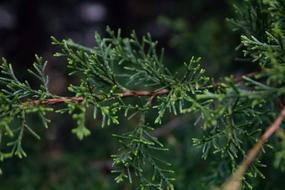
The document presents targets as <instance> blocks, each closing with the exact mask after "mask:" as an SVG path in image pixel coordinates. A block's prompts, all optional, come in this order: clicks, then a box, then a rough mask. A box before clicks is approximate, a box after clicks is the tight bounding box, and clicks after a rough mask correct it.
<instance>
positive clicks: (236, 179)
mask: <svg viewBox="0 0 285 190" xmlns="http://www.w3.org/2000/svg"><path fill="white" fill-rule="evenodd" d="M284 118H285V108H283V110H282V111H281V112H280V114H279V116H278V117H277V118H276V119H275V121H274V122H273V123H272V124H271V125H270V126H269V127H268V128H267V129H266V131H265V132H264V133H263V135H262V136H261V137H260V139H259V140H258V142H257V143H256V144H255V145H254V146H253V148H251V149H250V150H249V151H248V153H247V155H246V156H245V158H244V160H243V161H242V163H241V164H240V166H239V167H238V169H237V170H236V172H235V173H234V174H233V175H232V176H231V177H230V178H229V179H228V180H227V181H226V182H225V183H224V185H223V187H222V189H223V190H238V189H240V186H241V181H242V177H243V176H244V174H245V172H246V171H247V169H248V168H249V166H250V164H251V163H252V162H253V161H254V160H255V158H256V157H257V155H258V154H259V152H260V151H261V149H262V147H263V145H264V144H265V143H266V142H267V141H268V139H269V138H270V137H271V136H272V135H273V134H274V133H275V132H276V131H278V130H279V129H280V125H281V123H282V121H283V120H284Z"/></svg>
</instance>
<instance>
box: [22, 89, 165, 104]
mask: <svg viewBox="0 0 285 190" xmlns="http://www.w3.org/2000/svg"><path fill="white" fill-rule="evenodd" d="M168 93H169V90H167V89H160V90H157V91H145V90H140V91H131V90H129V91H124V92H122V93H119V94H118V95H119V96H121V97H124V98H126V97H142V96H146V97H152V98H153V97H156V96H162V95H166V94H168ZM83 99H84V98H83V97H81V96H79V97H76V96H73V97H58V98H50V99H45V100H31V101H28V102H25V103H24V104H33V105H39V104H41V105H54V104H61V103H66V102H75V103H76V102H77V103H80V102H82V101H83Z"/></svg>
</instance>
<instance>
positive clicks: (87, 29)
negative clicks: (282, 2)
mask: <svg viewBox="0 0 285 190" xmlns="http://www.w3.org/2000/svg"><path fill="white" fill-rule="evenodd" d="M233 2H234V1H233V0H120V1H116V0H101V1H100V0H97V1H96V0H93V1H92V0H1V1H0V57H5V58H7V59H8V60H9V62H12V63H13V66H14V67H15V68H16V73H17V75H18V77H19V78H20V79H23V80H24V79H25V80H30V78H29V76H28V75H26V72H25V70H26V69H27V68H29V67H30V66H31V65H32V63H33V61H34V55H35V54H38V55H41V56H43V57H44V58H45V59H47V60H48V61H49V64H48V67H47V70H46V72H47V74H48V75H49V78H50V84H49V88H50V90H51V91H52V92H53V93H55V94H58V95H64V94H65V93H66V86H67V85H68V83H69V82H70V81H69V80H70V79H69V78H68V77H67V71H66V67H65V61H64V60H63V59H58V58H54V57H53V56H52V55H53V53H54V52H55V51H56V48H55V47H53V46H52V45H51V44H50V36H55V37H56V38H58V39H61V38H71V39H73V40H74V41H76V42H77V43H81V44H83V45H86V46H88V47H92V46H94V45H96V44H95V42H94V32H95V31H97V32H99V33H101V34H102V35H104V34H105V28H106V26H107V25H109V26H110V27H111V28H112V29H114V30H116V29H118V28H121V29H122V32H123V34H124V35H125V36H127V35H128V34H129V33H130V32H131V31H132V30H135V31H136V32H137V34H138V35H139V36H141V35H143V34H146V33H150V34H151V35H152V37H153V38H154V39H155V40H158V41H159V46H161V47H164V48H165V49H166V51H165V54H166V58H165V64H166V65H167V66H168V67H170V68H171V69H173V70H179V69H180V67H181V66H182V65H183V62H185V61H186V62H187V61H188V60H189V59H190V58H191V56H200V57H202V58H203V59H202V65H203V67H205V68H206V70H207V72H208V74H209V75H211V76H213V77H215V78H218V77H222V76H224V75H226V74H229V73H232V74H240V73H244V72H249V71H251V70H254V68H251V67H250V66H248V65H246V63H245V62H241V61H240V60H239V59H238V57H239V56H240V52H238V51H235V48H236V47H237V46H238V45H239V34H238V33H235V32H233V31H232V29H231V26H230V24H228V23H227V22H226V18H227V17H232V16H233V14H234V13H233V7H232V3H233ZM30 82H31V83H32V84H35V85H36V84H37V82H36V81H31V80H30ZM50 118H51V119H52V123H51V125H50V128H49V129H48V130H46V129H43V127H42V126H40V125H37V124H38V122H37V121H36V120H35V121H34V124H33V126H34V127H35V128H37V130H38V131H39V133H40V134H41V138H42V140H41V141H37V140H35V139H33V138H32V137H31V136H27V137H24V138H25V139H24V147H25V148H26V152H27V153H28V155H29V156H28V157H27V158H25V159H22V160H20V159H16V158H15V159H11V160H9V161H5V164H3V163H0V164H1V167H2V168H3V171H4V174H3V175H2V176H1V177H0V189H1V190H2V189H3V190H6V189H7V190H10V189H11V190H13V189H20V190H39V189H41V190H45V189H55V190H57V189H58V190H62V189H68V190H75V189H76V190H81V189H82V190H89V189H90V190H91V189H92V190H94V189H95V190H97V189H98V190H105V189H106V190H112V189H123V190H130V189H133V187H131V186H130V185H128V184H121V185H116V184H115V183H114V182H113V177H114V176H113V175H112V174H110V167H111V160H110V155H111V154H112V153H113V152H115V151H116V148H117V145H116V141H115V140H113V139H112V138H111V134H112V133H113V132H117V131H119V130H120V128H119V129H118V128H112V127H110V128H108V129H101V128H99V127H98V125H97V124H96V122H95V121H91V120H90V122H89V125H88V126H89V127H90V128H91V129H92V132H93V134H92V135H91V136H90V137H88V138H87V139H85V140H83V141H79V140H77V139H76V137H75V136H74V135H72V134H71V132H70V131H71V128H72V127H74V123H73V122H72V121H71V119H70V118H69V117H68V116H66V117H61V116H58V115H53V114H51V115H50ZM128 125H130V124H128ZM164 125H165V126H166V127H170V129H174V130H171V132H166V133H165V132H164V133H163V134H161V138H162V140H163V141H165V142H166V143H167V144H168V146H169V148H170V152H169V153H168V154H170V155H172V156H171V160H170V161H171V162H172V163H174V168H175V170H177V176H176V178H177V181H176V186H177V189H181V190H186V189H207V187H208V185H209V184H207V183H208V182H209V179H210V178H211V175H215V176H219V173H218V170H216V171H214V172H213V171H212V170H210V169H209V168H210V167H208V166H209V165H208V164H209V163H208V162H206V161H203V160H201V159H200V151H199V150H198V149H195V148H193V146H192V142H191V138H192V137H193V136H195V135H197V134H199V132H200V131H199V129H195V128H194V127H193V124H192V123H191V118H187V117H182V118H169V123H165V124H164ZM171 126H172V128H171ZM173 126H174V127H173ZM177 126H179V127H177ZM120 127H125V126H120ZM168 157H169V156H168ZM212 177H213V176H212Z"/></svg>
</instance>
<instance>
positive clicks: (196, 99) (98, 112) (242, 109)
mask: <svg viewBox="0 0 285 190" xmlns="http://www.w3.org/2000/svg"><path fill="white" fill-rule="evenodd" d="M245 4H246V6H247V7H248V9H246V11H241V10H240V11H238V13H239V14H240V17H241V18H243V19H242V21H240V20H238V21H235V20H231V22H232V23H234V24H235V26H237V27H238V28H239V29H241V31H242V34H243V35H242V36H241V47H242V49H243V52H244V55H245V57H246V58H247V59H248V60H249V62H251V63H252V64H258V65H259V67H260V71H259V72H255V73H254V74H250V75H244V76H242V77H234V76H229V77H225V78H223V79H220V80H219V82H215V80H214V79H213V78H210V77H208V76H207V75H206V74H205V70H204V69H203V68H201V66H200V64H199V62H200V58H194V57H192V58H191V59H190V61H189V62H188V63H185V64H184V73H177V72H176V73H175V72H170V71H169V69H168V68H167V67H166V66H165V65H164V64H163V50H162V51H161V52H160V53H158V52H157V48H156V46H157V42H153V41H152V39H151V37H150V35H147V36H144V37H142V39H139V38H138V37H137V36H136V34H135V33H132V34H131V36H130V37H129V38H128V37H127V38H125V37H122V36H121V33H120V30H119V31H118V32H117V33H115V32H113V31H112V30H111V29H109V28H107V32H108V34H109V36H108V37H106V38H102V37H101V36H100V35H99V34H96V36H95V39H96V44H97V46H96V47H94V48H87V47H84V46H81V45H79V44H76V43H74V42H73V41H71V40H62V41H59V40H57V39H55V38H54V37H52V44H54V45H56V46H58V47H59V48H60V52H58V53H56V54H55V56H60V57H65V58H66V60H67V63H68V65H67V67H68V68H69V74H70V75H75V76H77V77H79V79H80V80H79V84H70V85H69V87H68V91H69V93H70V94H71V95H70V96H68V97H62V96H57V95H55V94H52V93H50V92H49V89H48V77H47V76H46V75H45V73H44V69H45V66H46V62H44V61H43V59H42V58H40V57H38V56H36V63H35V64H34V68H33V69H32V70H28V72H29V73H30V74H32V75H33V76H34V77H35V78H37V79H38V80H39V81H40V82H41V85H40V86H39V88H38V89H33V88H32V87H31V86H30V84H29V83H28V82H27V81H25V82H22V81H19V80H18V79H17V77H16V76H15V74H14V72H13V69H12V66H11V64H8V63H7V61H6V60H5V59H3V60H2V64H1V78H0V80H1V84H2V85H3V88H2V89H1V92H0V119H1V120H0V143H1V150H0V151H1V152H0V159H1V161H4V160H5V159H7V158H10V157H13V156H18V157H19V158H23V157H26V152H25V151H24V150H23V147H22V140H23V138H24V137H25V133H26V132H27V133H31V134H32V135H33V136H34V137H35V138H37V139H39V138H40V137H39V135H38V134H37V132H36V130H34V126H30V125H29V123H28V122H27V118H28V117H30V116H31V115H34V114H36V115H38V117H39V118H40V119H41V120H42V123H43V126H45V127H46V128H47V127H48V123H49V122H50V121H49V119H48V118H47V116H46V115H47V113H48V112H57V113H59V114H66V113H67V114H70V115H71V116H72V118H73V119H74V120H75V121H76V123H77V127H76V128H74V129H72V133H74V134H75V135H76V136H77V137H78V138H79V139H80V140H82V139H83V138H85V137H87V136H88V135H90V133H91V131H90V130H89V129H88V128H87V127H86V126H85V124H86V121H85V120H86V114H88V112H90V110H92V112H93V118H94V119H98V120H101V125H102V127H105V126H110V125H119V124H120V123H122V120H124V119H126V118H128V119H129V118H133V117H139V122H138V124H137V126H135V127H133V129H132V130H131V131H128V132H126V133H122V134H114V135H113V136H114V137H115V138H117V139H118V142H119V143H120V145H121V147H120V149H119V150H118V152H117V153H116V154H114V155H112V158H113V170H112V171H113V173H115V174H116V175H117V177H116V178H115V181H116V182H117V183H120V182H124V181H125V180H128V181H129V182H130V183H131V184H136V186H137V187H139V188H140V189H148V188H149V189H174V186H175V185H174V183H175V182H174V170H173V169H172V168H171V164H170V163H168V162H166V161H164V159H163V158H162V157H161V156H160V154H159V152H161V151H166V150H167V148H165V147H164V146H165V145H164V144H163V143H161V142H160V141H159V140H158V138H157V137H156V136H155V135H154V133H153V132H152V131H153V128H155V127H156V126H157V125H160V124H162V123H163V122H164V118H165V116H166V115H169V114H172V115H181V114H191V115H192V116H193V118H195V122H194V123H193V125H195V126H197V127H200V128H202V130H203V131H202V133H203V134H202V135H201V136H199V137H196V138H194V139H193V144H194V145H195V146H197V147H198V148H201V151H202V158H203V159H208V158H209V157H210V158H211V161H212V162H213V164H214V168H215V170H216V172H217V173H218V174H221V176H214V177H213V178H212V179H213V181H214V183H215V185H220V184H222V181H223V180H224V179H225V178H226V177H228V176H230V175H231V174H232V173H233V177H232V178H230V179H229V181H227V182H226V183H225V184H224V186H222V188H224V189H230V188H233V187H235V188H239V186H240V183H241V179H242V181H243V185H244V187H248V188H252V185H251V182H250V181H249V180H250V179H251V178H252V177H257V176H260V177H264V176H263V174H262V172H261V171H260V167H263V166H264V165H263V164H262V162H261V160H260V159H259V158H260V157H258V158H256V157H257V154H258V153H259V152H260V150H261V149H262V148H264V147H263V145H264V144H265V142H266V141H267V140H268V139H269V137H270V136H271V135H272V134H273V133H274V132H276V131H278V134H279V136H280V138H281V139H282V142H281V145H282V146H281V148H280V151H278V150H277V153H276V161H275V162H274V165H275V166H276V167H277V168H281V169H282V168H283V169H284V157H285V156H284V150H283V149H282V147H284V146H283V145H284V132H283V131H282V129H281V128H280V125H281V122H282V120H283V118H284V113H283V112H284V111H283V112H282V113H281V115H279V117H277V115H278V113H279V112H280V109H284V108H283V98H282V97H284V93H285V89H284V81H285V79H284V77H285V67H284V54H285V51H284V44H285V34H284V29H283V27H284V11H285V7H284V1H283V0H270V1H268V0H267V1H266V0H251V1H248V2H246V3H245ZM248 10H249V11H248ZM260 23H262V25H261V24H260ZM126 79H127V80H126ZM58 104H61V106H57V105H58ZM153 113H156V114H155V117H154V118H153ZM275 117H277V119H276V121H275V122H274V123H273V124H272V125H271V127H270V128H267V126H269V125H270V124H271V123H272V122H273V120H274V118H275ZM263 131H265V133H264V135H263V136H262V138H261V139H259V137H260V136H261V133H262V132H263ZM256 142H257V144H256ZM254 144H256V145H255V146H254V149H252V150H251V151H250V154H249V155H251V156H245V155H246V152H247V150H248V149H249V148H250V147H251V146H253V145H254ZM278 145H280V142H278V141H274V142H272V146H273V147H275V146H278ZM265 149H266V148H265ZM244 157H245V161H244V162H242V164H241V165H240V166H239V163H240V162H241V161H242V159H243V158H244ZM254 160H255V161H254ZM250 164H251V165H250ZM241 168H242V169H241ZM236 169H237V172H236V173H235V170H236ZM247 169H248V172H246V170H247ZM220 177H221V178H220ZM233 184H234V185H233ZM229 187H230V188H229Z"/></svg>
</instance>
